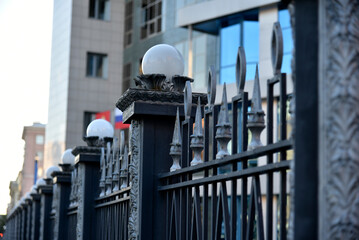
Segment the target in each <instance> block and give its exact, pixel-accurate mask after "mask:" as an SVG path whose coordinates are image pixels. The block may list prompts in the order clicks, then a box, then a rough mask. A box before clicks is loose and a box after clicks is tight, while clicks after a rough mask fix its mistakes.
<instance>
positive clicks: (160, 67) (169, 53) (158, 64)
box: [142, 44, 184, 79]
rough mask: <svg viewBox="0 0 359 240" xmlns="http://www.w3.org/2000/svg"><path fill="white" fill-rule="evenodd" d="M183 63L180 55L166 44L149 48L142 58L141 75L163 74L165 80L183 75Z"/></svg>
mask: <svg viewBox="0 0 359 240" xmlns="http://www.w3.org/2000/svg"><path fill="white" fill-rule="evenodd" d="M183 71H184V61H183V57H182V55H181V53H180V52H179V51H178V50H177V49H176V48H174V47H172V46H171V45H168V44H158V45H155V46H153V47H151V48H150V49H149V50H148V51H147V52H146V53H145V55H144V56H143V59H142V72H143V74H164V75H166V78H167V79H171V78H172V77H173V76H175V75H180V76H182V75H183Z"/></svg>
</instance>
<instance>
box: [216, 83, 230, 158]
mask: <svg viewBox="0 0 359 240" xmlns="http://www.w3.org/2000/svg"><path fill="white" fill-rule="evenodd" d="M222 96H223V97H222V104H221V110H220V112H219V116H218V123H217V125H216V128H217V130H216V139H217V141H218V142H219V151H218V153H217V155H216V159H222V158H224V157H225V156H228V155H230V154H229V152H228V148H227V145H228V142H229V141H230V140H231V139H232V127H231V124H230V122H229V114H228V104H227V90H226V83H224V85H223V95H222Z"/></svg>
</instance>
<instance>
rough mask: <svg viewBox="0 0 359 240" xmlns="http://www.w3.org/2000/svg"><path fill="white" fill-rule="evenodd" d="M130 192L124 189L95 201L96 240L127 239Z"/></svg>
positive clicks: (128, 189) (129, 188)
mask: <svg viewBox="0 0 359 240" xmlns="http://www.w3.org/2000/svg"><path fill="white" fill-rule="evenodd" d="M130 190H131V187H128V188H124V189H122V190H120V191H118V192H115V193H112V194H110V195H108V196H105V197H100V198H97V199H96V205H95V209H96V218H97V220H96V222H97V232H96V239H99V240H101V239H109V240H111V239H123V240H124V239H128V231H127V225H128V217H129V209H130V208H129V200H130V197H129V192H130ZM104 223H105V224H104Z"/></svg>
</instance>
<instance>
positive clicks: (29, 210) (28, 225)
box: [25, 198, 32, 239]
mask: <svg viewBox="0 0 359 240" xmlns="http://www.w3.org/2000/svg"><path fill="white" fill-rule="evenodd" d="M26 204H27V219H26V234H25V239H31V224H32V200H31V198H28V199H26Z"/></svg>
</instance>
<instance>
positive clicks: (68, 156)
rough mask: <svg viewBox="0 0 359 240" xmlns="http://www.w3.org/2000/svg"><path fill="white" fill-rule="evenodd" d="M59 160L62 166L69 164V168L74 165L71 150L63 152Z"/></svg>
mask: <svg viewBox="0 0 359 240" xmlns="http://www.w3.org/2000/svg"><path fill="white" fill-rule="evenodd" d="M61 159H62V163H63V164H70V165H71V166H73V165H74V164H75V156H74V155H73V154H72V149H71V148H69V149H66V150H65V152H64V153H63V154H62V157H61Z"/></svg>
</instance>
